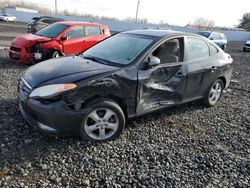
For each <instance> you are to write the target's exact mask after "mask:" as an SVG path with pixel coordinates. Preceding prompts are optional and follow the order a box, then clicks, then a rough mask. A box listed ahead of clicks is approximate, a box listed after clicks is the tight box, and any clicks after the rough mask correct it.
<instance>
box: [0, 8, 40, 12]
mask: <svg viewBox="0 0 250 188" xmlns="http://www.w3.org/2000/svg"><path fill="white" fill-rule="evenodd" d="M12 12H28V13H38V10H35V9H29V8H23V7H5V8H3V9H2V10H1V13H2V14H11V13H12Z"/></svg>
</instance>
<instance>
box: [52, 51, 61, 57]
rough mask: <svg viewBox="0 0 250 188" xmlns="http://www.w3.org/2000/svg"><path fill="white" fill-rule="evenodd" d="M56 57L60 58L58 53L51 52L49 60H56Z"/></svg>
mask: <svg viewBox="0 0 250 188" xmlns="http://www.w3.org/2000/svg"><path fill="white" fill-rule="evenodd" d="M58 57H60V53H59V52H58V51H53V52H52V53H51V58H58Z"/></svg>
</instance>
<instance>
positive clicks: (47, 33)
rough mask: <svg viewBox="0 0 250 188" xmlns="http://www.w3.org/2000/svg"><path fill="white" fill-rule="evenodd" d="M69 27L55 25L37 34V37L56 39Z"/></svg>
mask: <svg viewBox="0 0 250 188" xmlns="http://www.w3.org/2000/svg"><path fill="white" fill-rule="evenodd" d="M67 27H68V26H67V25H64V24H53V25H50V26H48V27H45V28H44V29H42V30H40V31H38V32H36V35H39V36H43V37H48V38H55V37H56V36H57V35H59V34H60V33H61V32H62V31H64V30H65V29H66V28H67Z"/></svg>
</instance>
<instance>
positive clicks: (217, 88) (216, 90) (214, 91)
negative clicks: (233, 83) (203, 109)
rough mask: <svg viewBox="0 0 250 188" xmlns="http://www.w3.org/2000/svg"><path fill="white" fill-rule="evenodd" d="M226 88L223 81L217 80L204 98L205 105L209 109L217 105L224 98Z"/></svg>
mask: <svg viewBox="0 0 250 188" xmlns="http://www.w3.org/2000/svg"><path fill="white" fill-rule="evenodd" d="M224 87H225V86H224V83H223V81H222V80H221V79H217V80H216V81H215V82H214V83H213V84H211V86H210V87H209V88H208V90H207V93H206V96H205V98H204V103H205V105H206V106H208V107H212V106H214V105H216V104H217V102H218V101H219V99H220V98H221V96H222V93H223V90H224Z"/></svg>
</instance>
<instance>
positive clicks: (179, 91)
mask: <svg viewBox="0 0 250 188" xmlns="http://www.w3.org/2000/svg"><path fill="white" fill-rule="evenodd" d="M185 75H186V66H185V65H183V64H180V63H179V64H173V65H166V64H162V65H160V66H157V67H155V68H152V69H148V70H139V73H138V106H137V114H138V115H139V114H142V113H144V112H147V111H151V110H153V109H156V108H161V107H167V106H171V105H174V104H179V103H181V102H182V100H183V93H184V90H185V85H186V80H185Z"/></svg>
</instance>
